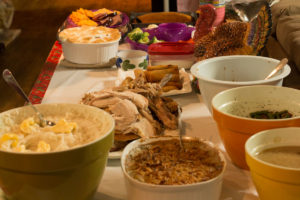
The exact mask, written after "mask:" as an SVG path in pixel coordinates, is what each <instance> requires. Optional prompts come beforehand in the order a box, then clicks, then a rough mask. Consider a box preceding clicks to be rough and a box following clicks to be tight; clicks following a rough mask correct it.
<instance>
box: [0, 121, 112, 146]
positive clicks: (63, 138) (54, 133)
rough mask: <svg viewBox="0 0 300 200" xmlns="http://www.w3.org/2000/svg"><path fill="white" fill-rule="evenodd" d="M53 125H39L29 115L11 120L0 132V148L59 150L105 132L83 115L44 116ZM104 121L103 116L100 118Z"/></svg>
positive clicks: (91, 139)
mask: <svg viewBox="0 0 300 200" xmlns="http://www.w3.org/2000/svg"><path fill="white" fill-rule="evenodd" d="M47 120H50V121H53V122H55V123H56V124H55V125H54V126H45V127H41V126H40V125H39V121H38V120H37V119H34V118H33V117H29V118H26V119H24V120H23V121H22V122H21V123H20V124H13V121H11V122H10V123H11V126H10V128H9V129H7V130H5V132H2V133H0V149H1V150H4V151H12V152H52V151H62V150H67V149H70V148H73V147H77V146H81V145H83V144H86V143H89V142H91V141H94V140H95V139H97V138H99V137H100V136H101V135H103V134H105V133H106V131H107V130H106V128H105V127H104V126H103V127H101V126H100V125H98V124H95V123H93V121H92V120H88V119H83V118H73V117H72V118H70V117H68V115H66V116H61V117H47ZM104 121H105V120H104Z"/></svg>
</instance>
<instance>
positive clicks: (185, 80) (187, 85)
mask: <svg viewBox="0 0 300 200" xmlns="http://www.w3.org/2000/svg"><path fill="white" fill-rule="evenodd" d="M126 77H131V78H133V79H134V78H135V76H134V71H133V70H129V71H124V70H122V69H119V70H118V77H117V80H116V82H115V85H116V86H119V85H120V84H121V83H122V81H123V80H124V79H125V78H126ZM179 77H180V79H181V80H182V89H181V90H170V91H168V92H163V93H162V96H174V95H180V94H187V93H190V92H192V86H191V75H190V74H189V73H187V72H186V71H185V69H184V68H181V69H180V70H179Z"/></svg>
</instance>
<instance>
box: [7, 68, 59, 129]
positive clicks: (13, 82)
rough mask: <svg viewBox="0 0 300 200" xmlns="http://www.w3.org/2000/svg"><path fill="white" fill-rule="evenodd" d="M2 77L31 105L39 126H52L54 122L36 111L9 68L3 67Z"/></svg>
mask: <svg viewBox="0 0 300 200" xmlns="http://www.w3.org/2000/svg"><path fill="white" fill-rule="evenodd" d="M2 76H3V79H4V80H5V82H6V83H7V84H8V85H9V86H11V87H12V88H14V89H15V90H16V91H17V92H18V93H19V95H20V96H21V97H23V99H25V101H26V102H27V103H28V105H30V106H31V108H32V109H33V110H34V111H35V112H36V114H37V116H38V118H39V125H40V126H41V127H45V126H54V125H55V123H54V122H51V121H48V120H45V118H44V116H43V115H42V113H40V112H39V111H38V109H37V108H36V107H35V106H34V105H33V104H32V103H31V101H30V100H29V98H28V96H27V95H26V94H25V92H24V91H23V90H22V88H21V87H20V85H19V83H18V82H17V81H16V79H15V77H14V76H13V74H12V73H11V71H10V70H8V69H5V70H3V73H2Z"/></svg>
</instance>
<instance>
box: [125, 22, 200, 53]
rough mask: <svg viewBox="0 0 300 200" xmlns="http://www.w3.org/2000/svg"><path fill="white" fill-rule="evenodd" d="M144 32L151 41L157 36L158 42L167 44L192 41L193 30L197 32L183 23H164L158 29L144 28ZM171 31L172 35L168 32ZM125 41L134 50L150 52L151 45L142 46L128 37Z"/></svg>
mask: <svg viewBox="0 0 300 200" xmlns="http://www.w3.org/2000/svg"><path fill="white" fill-rule="evenodd" d="M169 25H170V26H171V27H169ZM173 27H176V28H178V29H179V28H180V30H183V31H180V32H178V29H172V28H173ZM142 30H143V31H144V32H148V33H149V39H150V40H151V39H152V38H153V37H154V36H156V38H157V39H158V40H164V41H166V42H177V41H179V40H182V41H187V40H189V39H191V35H192V32H193V30H195V28H194V27H188V26H187V25H186V24H183V23H164V24H160V25H159V26H158V28H153V29H147V28H143V29H142ZM166 30H167V31H166ZM170 30H172V31H171V32H172V33H171V34H170V33H169V34H168V32H170ZM125 41H126V42H128V43H129V44H130V46H131V48H132V49H136V50H143V51H148V46H149V45H147V44H140V43H138V42H135V41H133V40H131V39H129V38H128V37H126V39H125Z"/></svg>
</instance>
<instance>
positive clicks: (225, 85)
mask: <svg viewBox="0 0 300 200" xmlns="http://www.w3.org/2000/svg"><path fill="white" fill-rule="evenodd" d="M279 62H280V61H279V60H276V59H273V58H268V57H261V56H249V55H237V56H221V57H215V58H210V59H207V60H203V61H200V62H197V63H196V64H194V65H193V66H192V68H191V72H192V74H193V75H194V76H195V77H197V79H198V84H199V88H200V91H201V95H202V96H203V100H204V103H205V104H206V106H207V107H208V109H209V111H210V112H211V100H212V98H213V97H214V96H215V95H216V94H217V93H219V92H221V91H223V90H227V89H230V88H234V87H239V86H247V85H274V86H282V81H283V78H285V77H286V76H287V75H289V73H290V72H291V69H290V67H289V66H288V65H285V66H284V68H283V69H282V70H280V71H279V72H278V73H277V74H276V75H275V76H274V77H272V78H270V79H269V80H264V78H265V77H266V76H267V75H268V74H269V73H270V72H271V71H272V70H273V69H274V68H275V66H276V65H277V64H278V63H279Z"/></svg>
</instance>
